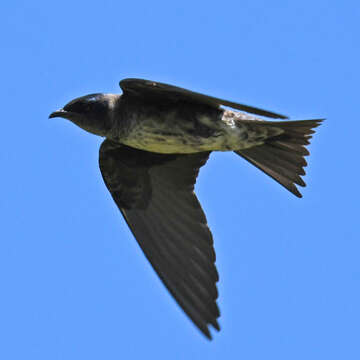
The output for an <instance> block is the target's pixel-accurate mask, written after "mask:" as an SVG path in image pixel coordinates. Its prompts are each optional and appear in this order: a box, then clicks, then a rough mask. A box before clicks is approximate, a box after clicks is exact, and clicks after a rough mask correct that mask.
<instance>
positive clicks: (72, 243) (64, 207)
mask: <svg viewBox="0 0 360 360" xmlns="http://www.w3.org/2000/svg"><path fill="white" fill-rule="evenodd" d="M0 11H1V14H2V21H1V23H0V37H1V39H0V40H1V49H2V50H1V53H2V55H1V57H0V71H1V87H0V96H1V112H2V114H1V119H2V121H1V133H2V136H1V149H2V150H1V152H0V162H1V173H2V176H1V177H0V185H1V187H0V188H1V201H0V219H1V228H0V238H1V241H0V288H1V290H0V358H1V359H6V360H13V359H16V360H18V359H19V360H20V359H36V360H42V359H52V360H58V359H66V360H72V359H76V360H78V359H87V360H92V359H107V360H113V359H143V358H147V359H176V360H177V359H246V360H258V359H276V360H283V359H284V360H285V359H286V360H288V359H291V360H296V359H308V360H311V359H328V360H330V359H347V360H352V359H359V358H360V345H359V336H360V310H359V304H360V261H359V258H360V230H359V225H360V224H359V213H360V208H359V200H360V196H359V192H360V191H359V176H360V170H359V155H360V150H359V132H360V118H359V110H358V108H359V83H360V75H359V63H360V45H359V37H360V27H359V18H360V5H359V3H358V2H357V1H331V0H330V1H329V0H326V1H325V0H319V1H315V2H314V1H309V0H304V1H288V0H287V1H277V0H274V1H271V2H269V1H265V0H264V1H259V0H251V1H250V0H248V1H246V0H244V1H235V0H234V1H226V0H224V1H221V2H219V1H209V0H207V1H187V0H184V1H181V2H171V1H156V0H154V1H96V2H95V1H66V0H63V1H61V2H49V1H31V2H30V1H12V2H10V1H5V2H2V4H1V5H0ZM126 77H140V78H146V79H152V80H158V81H162V82H167V83H171V84H175V85H178V86H182V87H185V88H189V89H192V90H195V91H199V92H204V93H206V94H211V95H214V96H218V97H222V98H228V99H230V100H234V101H239V102H242V103H245V104H249V105H253V106H258V107H262V108H265V109H269V110H273V111H277V112H280V113H284V114H287V115H289V116H290V117H291V118H292V119H306V118H318V117H326V118H327V120H326V122H325V123H324V125H323V126H321V127H320V128H319V130H318V132H317V134H316V136H315V138H314V139H313V143H312V145H311V147H310V151H311V156H310V158H309V159H308V160H309V167H308V168H307V172H308V174H307V175H306V177H305V181H306V182H307V184H308V187H307V188H305V189H304V190H303V191H302V192H303V195H304V197H303V199H297V198H296V197H294V196H293V195H291V194H290V193H289V192H287V191H286V190H285V189H283V188H282V187H281V186H279V185H278V184H277V183H275V182H274V181H273V180H271V179H270V178H268V177H267V176H265V175H264V174H262V173H261V172H260V171H259V170H257V169H256V168H254V167H253V166H251V165H250V164H248V163H247V162H246V161H244V160H243V159H241V158H240V157H238V156H236V155H235V154H232V153H217V154H212V156H211V159H210V161H209V162H208V164H207V165H206V167H204V168H202V170H201V172H200V176H199V178H198V182H197V187H196V192H197V194H198V196H199V198H200V200H201V203H202V205H203V208H204V210H205V211H206V214H207V218H208V222H209V224H210V227H211V229H212V231H213V235H214V240H215V247H216V252H217V267H218V270H219V273H220V282H219V284H218V285H219V286H218V288H219V293H220V297H219V301H218V303H219V306H220V309H221V314H222V315H221V318H220V325H221V327H222V330H221V332H220V333H214V340H213V341H212V342H209V341H207V340H206V339H205V338H204V337H203V336H202V335H201V334H200V333H199V331H198V330H197V329H196V328H195V327H194V326H193V325H192V323H191V322H190V321H189V320H188V318H187V317H186V316H185V315H184V313H183V312H182V311H181V310H180V308H179V307H178V306H177V305H176V303H175V302H174V301H173V299H172V298H171V297H170V295H169V294H168V293H167V291H166V290H165V288H164V287H163V285H162V284H161V282H160V281H159V279H158V278H157V276H156V275H155V273H154V271H153V270H152V268H151V267H150V265H149V264H148V262H147V261H146V259H145V257H144V256H143V254H142V253H141V250H140V248H139V247H138V245H137V243H136V242H135V240H134V239H133V237H132V235H131V234H130V231H129V230H128V229H127V227H126V225H125V222H124V221H123V219H122V218H121V215H120V213H119V211H118V209H117V208H116V206H115V204H114V203H113V201H112V199H111V197H110V194H109V193H108V192H107V190H106V188H105V186H104V184H103V181H102V179H101V175H100V171H99V169H98V163H97V162H98V148H99V145H100V143H101V141H102V139H101V138H99V137H96V136H93V135H90V134H88V133H85V132H84V131H83V130H81V129H79V128H77V127H76V126H74V125H73V124H71V123H70V122H68V121H65V120H63V119H51V120H49V119H48V115H49V113H50V112H51V111H53V110H55V109H57V108H59V107H61V106H63V105H64V104H65V103H66V102H68V101H69V100H71V99H73V98H74V97H78V96H81V95H85V94H88V93H94V92H113V93H114V92H115V93H117V92H120V89H119V87H118V82H119V80H120V79H123V78H126Z"/></svg>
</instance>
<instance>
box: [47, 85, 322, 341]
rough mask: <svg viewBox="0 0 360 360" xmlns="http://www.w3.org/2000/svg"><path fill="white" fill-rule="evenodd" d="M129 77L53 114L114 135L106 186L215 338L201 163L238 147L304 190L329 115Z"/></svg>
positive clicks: (166, 279) (163, 273)
mask: <svg viewBox="0 0 360 360" xmlns="http://www.w3.org/2000/svg"><path fill="white" fill-rule="evenodd" d="M120 87H121V89H122V92H123V93H122V94H121V95H119V94H102V93H97V94H91V95H86V96H82V97H79V98H76V99H74V100H72V101H70V102H69V103H68V104H67V105H65V106H64V107H63V108H62V109H60V110H57V111H55V112H53V113H51V114H50V116H49V117H50V118H54V117H62V118H65V119H68V120H70V121H72V122H73V123H74V124H76V125H78V126H79V127H81V128H82V129H84V130H86V131H88V132H90V133H92V134H95V135H99V136H102V137H105V140H104V141H103V143H102V144H101V146H100V152H99V166H100V171H101V174H102V177H103V179H104V182H105V185H106V187H107V188H108V190H109V192H110V194H111V196H112V198H113V199H114V201H115V203H116V205H117V206H118V208H119V210H120V212H121V213H122V215H123V217H124V219H125V221H126V222H127V224H128V226H129V228H130V229H131V231H132V233H133V235H134V237H135V239H136V240H137V242H138V243H139V245H140V247H141V249H142V250H143V252H144V254H145V256H146V257H147V259H148V260H149V261H150V263H151V265H152V266H153V268H154V270H155V271H156V272H157V274H158V276H159V277H160V279H161V280H162V281H163V283H164V285H165V286H166V287H167V289H168V290H169V292H170V293H171V294H172V296H173V297H174V298H175V300H176V301H177V303H178V304H179V305H180V307H181V308H182V309H183V310H184V312H185V313H186V314H187V315H188V316H189V318H190V319H191V320H192V321H193V323H194V324H195V325H196V326H197V327H198V328H199V329H200V331H201V332H202V333H203V334H204V335H205V336H206V337H207V338H209V339H211V334H210V331H209V325H212V326H213V327H214V328H215V329H216V330H220V327H219V324H218V320H217V319H218V317H219V316H220V312H219V308H218V305H217V303H216V300H217V298H218V291H217V287H216V283H217V281H218V280H219V276H218V272H217V269H216V267H215V251H214V247H213V238H212V234H211V232H210V229H209V227H208V224H207V221H206V217H205V214H204V212H203V210H202V208H201V205H200V203H199V201H198V199H197V197H196V195H195V193H194V185H195V182H196V178H197V176H198V173H199V169H200V168H201V167H202V166H203V165H205V163H206V161H207V160H208V158H209V155H210V153H211V152H212V151H234V152H235V153H236V154H238V155H240V156H241V157H243V158H244V159H246V160H247V161H249V162H250V163H252V164H253V165H255V166H256V167H257V168H259V169H260V170H262V171H263V172H264V173H265V174H267V175H269V176H270V177H272V178H273V179H274V180H275V181H277V182H278V183H279V184H280V185H282V186H283V187H285V188H286V189H287V190H289V191H290V192H291V193H293V194H294V195H295V196H297V197H301V194H300V192H299V190H298V189H297V187H296V185H300V186H305V183H304V181H303V180H302V178H301V176H302V175H305V171H304V167H305V166H306V165H307V164H306V161H305V158H304V157H305V156H307V155H309V152H308V150H307V149H306V145H308V144H309V140H310V138H311V134H313V133H314V130H313V129H314V128H316V127H317V126H319V125H320V123H321V121H322V120H323V119H315V120H301V121H265V120H263V119H262V118H259V117H256V116H254V115H257V116H262V117H267V118H272V119H283V120H284V119H287V117H286V116H284V115H281V114H276V113H274V112H270V111H266V110H262V109H259V108H256V107H252V106H247V105H243V104H239V103H235V102H231V101H227V100H223V99H218V98H215V97H211V96H207V95H203V94H200V93H196V92H193V91H189V90H186V89H183V88H179V87H176V86H172V85H167V84H163V83H160V82H156V81H150V80H142V79H124V80H122V81H121V82H120ZM223 106H225V107H223ZM229 108H231V109H233V110H231V109H229ZM249 114H253V115H249ZM295 184H296V185H295Z"/></svg>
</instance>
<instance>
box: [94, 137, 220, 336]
mask: <svg viewBox="0 0 360 360" xmlns="http://www.w3.org/2000/svg"><path fill="white" fill-rule="evenodd" d="M209 154H210V153H209V152H203V153H197V154H186V155H174V154H171V155H168V154H156V153H150V152H146V151H141V150H137V149H133V148H130V147H127V146H123V145H119V144H115V143H113V142H111V141H109V140H105V141H104V142H103V143H102V145H101V148H100V158H99V164H100V170H101V173H102V176H103V179H104V181H105V184H106V186H107V188H108V190H109V191H110V193H111V195H112V197H113V199H114V201H115V203H116V204H117V206H118V207H119V209H120V211H121V212H122V214H123V216H124V218H125V220H126V222H127V224H128V225H129V227H130V229H131V231H132V233H133V234H134V236H135V238H136V240H137V242H138V243H139V245H140V247H141V248H142V250H143V252H144V253H145V255H146V257H147V258H148V260H149V261H150V263H151V265H152V266H153V268H154V269H155V271H156V272H157V274H158V275H159V277H160V278H161V280H162V281H163V282H164V284H165V286H166V287H167V288H168V290H169V291H170V293H171V294H172V295H173V296H174V298H175V299H176V301H177V302H178V304H179V305H180V306H181V307H182V309H183V310H184V311H185V313H186V314H187V315H188V316H189V317H190V318H191V320H192V321H193V322H194V323H195V324H196V326H197V327H198V328H199V329H200V330H201V331H202V332H203V333H204V334H205V335H206V336H207V337H208V338H211V335H210V332H209V329H208V324H211V325H212V326H213V327H214V328H215V329H217V330H219V325H218V322H217V318H218V317H219V315H220V313H219V309H218V307H217V304H216V299H217V297H218V292H217V288H216V282H217V281H218V273H217V270H216V267H215V264H214V262H215V251H214V248H213V239H212V235H211V232H210V230H209V228H208V226H207V222H206V218H205V215H204V212H203V210H202V209H201V206H200V203H199V201H198V200H197V198H196V195H195V194H194V184H195V181H196V177H197V175H198V172H199V168H200V167H201V166H202V165H204V164H205V162H206V161H207V159H208V157H209Z"/></svg>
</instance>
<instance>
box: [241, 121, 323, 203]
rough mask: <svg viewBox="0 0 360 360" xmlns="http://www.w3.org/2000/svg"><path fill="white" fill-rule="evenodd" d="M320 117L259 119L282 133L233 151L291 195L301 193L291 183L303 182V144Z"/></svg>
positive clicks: (307, 152)
mask: <svg viewBox="0 0 360 360" xmlns="http://www.w3.org/2000/svg"><path fill="white" fill-rule="evenodd" d="M323 120H324V119H316V120H300V121H285V122H280V121H276V122H267V123H262V124H261V125H262V126H263V125H265V126H270V127H274V128H278V129H281V130H282V133H281V134H280V135H276V136H273V137H270V138H268V139H267V140H265V142H264V144H262V145H259V146H254V147H252V148H248V149H244V150H237V151H235V153H236V154H238V155H240V156H242V157H243V158H244V159H246V160H247V161H249V162H250V163H251V164H253V165H255V166H256V167H257V168H258V169H260V170H262V171H263V172H264V173H265V174H267V175H269V176H270V177H272V178H273V179H274V180H275V181H277V182H278V183H279V184H280V185H282V186H284V187H285V188H286V189H287V190H289V191H290V192H292V193H293V194H294V195H295V196H297V197H302V195H301V194H300V192H299V190H298V189H297V188H296V186H295V184H297V185H300V186H306V184H305V182H304V181H303V180H302V178H301V177H300V176H301V175H305V171H304V167H305V166H306V165H307V163H306V160H305V156H307V155H309V151H308V150H307V149H306V145H309V144H310V141H309V140H310V139H311V137H312V135H311V134H313V133H315V131H314V130H313V129H314V128H316V127H317V126H319V125H320V124H321V122H322V121H323Z"/></svg>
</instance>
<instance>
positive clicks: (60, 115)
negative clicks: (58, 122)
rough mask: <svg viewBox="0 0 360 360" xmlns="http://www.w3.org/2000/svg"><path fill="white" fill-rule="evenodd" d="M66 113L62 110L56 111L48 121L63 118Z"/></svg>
mask: <svg viewBox="0 0 360 360" xmlns="http://www.w3.org/2000/svg"><path fill="white" fill-rule="evenodd" d="M66 113H67V112H66V111H65V110H64V109H59V110H56V111H54V112H52V113H51V114H50V115H49V119H52V118H56V117H64V115H65V114H66Z"/></svg>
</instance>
